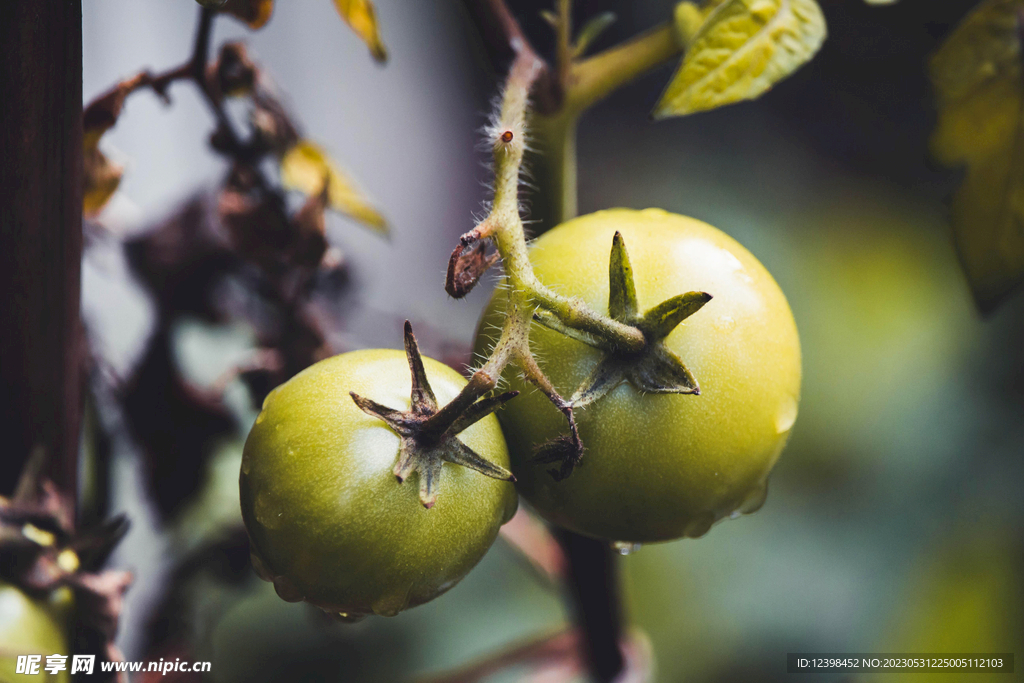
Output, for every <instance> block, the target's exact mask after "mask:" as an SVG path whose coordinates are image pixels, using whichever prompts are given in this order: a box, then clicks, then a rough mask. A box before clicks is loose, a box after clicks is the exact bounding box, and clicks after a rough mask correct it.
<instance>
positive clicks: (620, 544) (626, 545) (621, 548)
mask: <svg viewBox="0 0 1024 683" xmlns="http://www.w3.org/2000/svg"><path fill="white" fill-rule="evenodd" d="M640 546H641V544H640V543H630V542H628V541H615V542H614V543H612V549H613V550H615V552H617V553H618V554H619V555H632V554H633V553H635V552H636V551H637V550H640Z"/></svg>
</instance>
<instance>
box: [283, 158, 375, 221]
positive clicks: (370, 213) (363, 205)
mask: <svg viewBox="0 0 1024 683" xmlns="http://www.w3.org/2000/svg"><path fill="white" fill-rule="evenodd" d="M325 179H326V180H327V182H328V183H329V186H328V189H327V195H328V197H329V199H330V204H331V208H333V209H334V210H335V211H340V212H341V213H344V214H346V215H348V216H351V217H352V218H354V219H356V220H357V221H359V222H361V223H363V224H364V225H366V226H368V227H370V228H373V229H374V230H376V231H377V232H380V233H384V234H387V232H388V224H387V221H386V220H384V217H383V216H381V215H380V213H379V212H378V211H377V209H375V208H374V207H373V205H371V204H370V203H369V202H368V201H367V200H366V198H365V197H364V196H363V195H362V193H361V192H359V190H357V189H356V186H355V184H354V183H353V182H352V180H351V179H350V178H349V176H348V174H347V173H345V172H344V171H342V170H341V168H340V167H338V165H337V164H335V163H334V161H332V160H331V159H330V158H329V157H328V156H327V154H326V153H325V152H324V151H323V150H322V149H320V147H318V146H317V145H315V144H313V143H312V142H310V141H308V140H300V141H299V142H298V143H296V144H295V145H294V146H293V147H292V148H291V149H289V150H288V151H287V152H285V153H284V155H283V156H282V157H281V182H282V183H283V184H284V186H285V187H287V188H288V189H290V190H299V191H300V192H304V193H306V194H308V195H314V194H318V193H320V192H321V191H322V190H323V187H324V181H325Z"/></svg>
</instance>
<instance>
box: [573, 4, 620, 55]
mask: <svg viewBox="0 0 1024 683" xmlns="http://www.w3.org/2000/svg"><path fill="white" fill-rule="evenodd" d="M616 19H617V17H616V16H615V12H602V13H601V14H598V15H597V16H596V17H594V18H593V19H591V20H590V21H588V22H587V23H586V24H584V25H583V28H581V29H580V32H579V34H578V35H577V36H576V45H575V46H574V47H573V55H574V56H576V57H579V56H581V55H583V54H585V53H586V51H587V48H588V47H590V44H591V43H593V42H594V41H595V40H597V39H598V37H599V36H600V35H601V34H602V33H604V31H605V29H607V28H608V27H609V26H611V25H612V24H614V23H615V20H616Z"/></svg>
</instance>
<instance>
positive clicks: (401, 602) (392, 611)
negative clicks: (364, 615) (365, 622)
mask: <svg viewBox="0 0 1024 683" xmlns="http://www.w3.org/2000/svg"><path fill="white" fill-rule="evenodd" d="M408 602H409V591H408V589H406V590H401V589H399V590H398V591H396V592H394V593H390V594H388V595H385V596H383V597H381V598H378V599H377V601H376V602H375V603H373V605H372V606H371V609H373V613H374V614H376V615H378V616H381V617H393V616H395V615H397V614H398V613H399V612H401V611H402V610H404V609H405V605H406V603H408Z"/></svg>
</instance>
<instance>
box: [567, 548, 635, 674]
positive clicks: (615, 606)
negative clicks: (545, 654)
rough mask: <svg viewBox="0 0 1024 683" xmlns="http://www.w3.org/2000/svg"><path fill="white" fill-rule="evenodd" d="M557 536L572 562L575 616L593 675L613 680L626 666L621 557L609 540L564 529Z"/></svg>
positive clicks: (571, 575) (569, 560)
mask: <svg viewBox="0 0 1024 683" xmlns="http://www.w3.org/2000/svg"><path fill="white" fill-rule="evenodd" d="M557 536H558V542H559V543H561V545H562V549H563V550H564V551H565V555H566V558H567V559H568V563H569V585H570V586H571V588H572V591H573V597H574V598H575V599H574V601H573V605H574V607H575V614H574V615H573V617H574V619H575V621H576V623H577V625H578V627H579V629H580V630H581V631H582V632H583V634H584V638H583V647H584V649H585V652H584V655H585V656H586V658H587V661H588V662H589V663H590V673H591V676H593V678H594V680H595V681H596V682H597V683H611V682H612V681H614V680H615V679H616V678H617V677H618V676H619V674H620V673H621V672H622V670H623V668H624V666H625V660H624V658H623V655H622V645H621V644H622V642H623V641H622V600H621V598H620V592H619V576H618V565H617V560H618V557H617V556H616V554H615V551H614V550H612V548H611V546H610V545H609V544H608V543H607V542H605V541H597V540H594V539H592V538H586V537H584V536H580V535H578V534H574V533H572V532H571V531H561V530H560V531H558V534H557Z"/></svg>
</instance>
